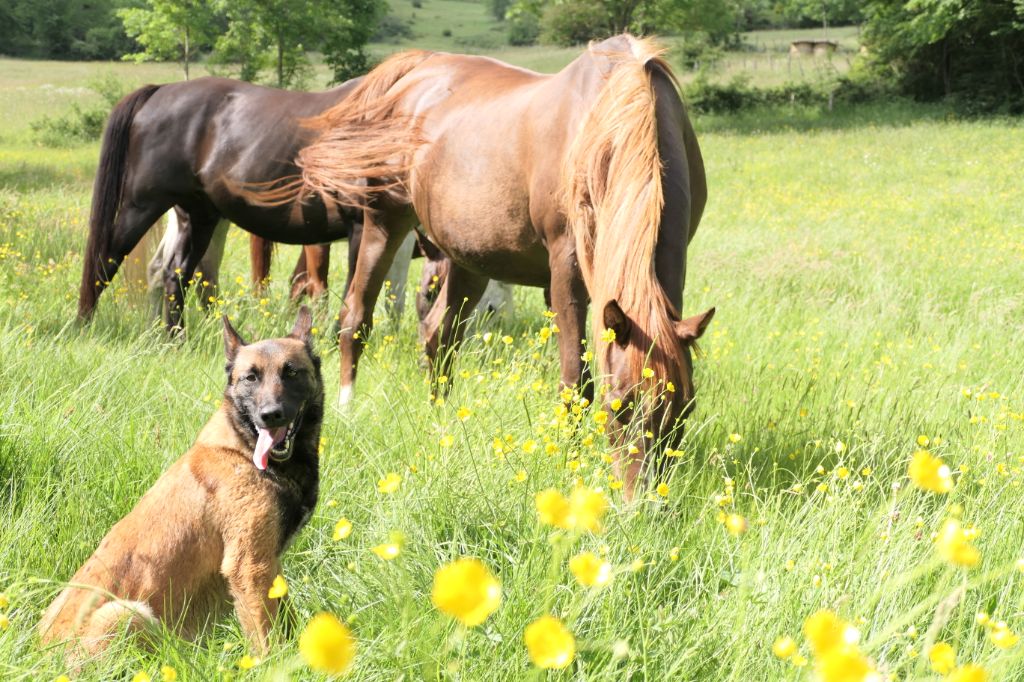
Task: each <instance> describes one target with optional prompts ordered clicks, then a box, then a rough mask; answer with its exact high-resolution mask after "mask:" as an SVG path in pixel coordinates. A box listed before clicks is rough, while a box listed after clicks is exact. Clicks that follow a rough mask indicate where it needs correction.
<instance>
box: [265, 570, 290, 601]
mask: <svg viewBox="0 0 1024 682" xmlns="http://www.w3.org/2000/svg"><path fill="white" fill-rule="evenodd" d="M286 594H288V583H287V582H285V579H284V576H283V575H279V576H277V577H276V578H274V584H273V585H271V586H270V589H269V590H267V597H269V598H270V599H280V598H281V597H283V596H285V595H286Z"/></svg>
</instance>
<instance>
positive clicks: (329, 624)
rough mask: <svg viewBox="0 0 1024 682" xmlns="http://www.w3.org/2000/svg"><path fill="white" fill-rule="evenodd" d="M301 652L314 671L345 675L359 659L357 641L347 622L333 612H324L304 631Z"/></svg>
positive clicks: (311, 621) (301, 637) (300, 640)
mask: <svg viewBox="0 0 1024 682" xmlns="http://www.w3.org/2000/svg"><path fill="white" fill-rule="evenodd" d="M299 653H300V654H302V658H303V660H305V661H306V665H308V666H309V667H310V668H312V669H313V670H315V671H317V672H321V673H327V674H328V675H342V674H344V673H346V672H348V669H349V668H350V667H351V665H352V661H353V660H354V659H355V656H356V640H355V638H354V637H353V636H352V633H351V632H350V631H349V629H348V628H347V627H346V626H345V624H344V623H342V622H341V621H339V620H338V619H337V618H335V617H334V616H332V615H331V614H329V613H321V614H318V615H316V616H314V617H313V619H312V620H310V621H309V624H308V625H307V626H306V629H305V630H303V631H302V635H301V636H300V637H299Z"/></svg>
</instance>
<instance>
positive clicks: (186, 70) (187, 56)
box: [185, 26, 191, 80]
mask: <svg viewBox="0 0 1024 682" xmlns="http://www.w3.org/2000/svg"><path fill="white" fill-rule="evenodd" d="M188 38H189V35H188V26H185V80H188V60H189V56H190V55H189V53H188V51H189V48H190V47H191V46H190V45H189V40H188Z"/></svg>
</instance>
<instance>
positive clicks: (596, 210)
mask: <svg viewBox="0 0 1024 682" xmlns="http://www.w3.org/2000/svg"><path fill="white" fill-rule="evenodd" d="M630 46H631V48H632V49H631V52H630V53H603V54H602V56H604V57H606V58H608V59H609V60H611V62H612V67H611V73H610V74H609V76H608V78H607V81H606V82H605V85H604V88H603V89H602V91H601V93H600V95H599V97H598V98H597V101H596V102H595V103H594V105H593V107H592V108H591V109H590V113H589V114H588V116H587V118H586V119H585V121H584V123H583V125H582V127H581V129H580V131H579V133H578V134H577V135H576V138H575V141H574V142H573V145H572V147H570V150H569V154H568V156H567V157H566V164H565V168H564V170H563V184H564V193H565V195H564V196H565V199H564V201H565V212H566V219H567V221H568V224H569V227H570V230H571V231H572V233H573V235H574V237H575V239H576V253H577V255H578V256H579V260H580V267H581V269H582V271H583V276H584V279H585V280H586V282H587V288H588V289H589V291H590V295H591V299H592V301H593V303H594V309H595V310H597V311H600V310H602V309H603V308H604V305H605V303H607V302H608V301H610V300H617V301H618V303H619V306H620V307H621V308H622V310H623V311H624V312H625V313H626V315H627V316H628V317H629V318H630V319H631V320H633V322H634V326H633V329H632V332H631V335H632V338H631V339H630V341H631V343H629V344H628V346H627V362H628V364H629V367H630V373H631V374H632V375H633V376H634V377H635V379H636V383H638V384H642V383H653V382H654V381H662V382H664V381H671V382H672V383H673V384H674V385H676V386H677V387H680V388H682V389H683V391H684V392H685V391H686V390H687V389H689V388H690V381H689V378H688V377H683V376H682V369H683V368H684V366H685V365H684V364H683V363H684V362H685V360H684V358H683V352H682V351H683V348H682V346H681V344H680V343H679V341H678V340H677V339H676V335H675V333H674V326H673V325H674V323H675V321H676V320H673V319H672V317H671V314H672V313H675V314H676V317H677V319H678V311H675V310H674V306H673V305H672V303H671V302H670V301H669V299H668V297H667V296H666V295H665V291H664V289H663V288H662V286H661V284H660V283H659V282H658V278H657V273H656V272H655V259H654V253H655V248H656V246H657V242H658V230H659V228H660V226H661V212H662V208H663V206H664V196H663V194H662V180H661V175H662V169H661V160H660V158H659V155H658V134H657V122H656V120H655V102H654V89H653V87H652V84H651V80H650V76H649V73H648V70H649V69H651V68H654V67H656V68H660V69H661V70H663V71H664V72H665V73H666V74H668V75H669V76H670V77H671V78H672V79H673V80H675V77H674V75H673V74H672V71H671V69H670V67H669V66H668V64H667V63H666V62H665V61H664V60H663V59H661V58H660V56H659V55H660V54H661V50H659V49H658V48H657V46H656V45H655V44H654V43H653V42H652V41H650V40H638V39H635V38H632V37H631V38H630ZM591 49H593V48H591ZM693 227H694V229H696V223H695V224H694V226H693ZM626 231H628V235H627V234H625V232H626ZM593 325H594V338H595V339H600V338H601V333H602V331H603V330H604V322H603V318H602V316H601V315H600V314H595V315H594V316H593ZM619 341H620V342H621V341H623V340H622V339H620V340H619ZM652 342H653V347H652ZM599 343H600V342H599ZM603 346H604V349H605V350H606V351H607V346H608V344H603ZM597 357H598V359H599V361H600V362H601V369H602V371H605V372H609V371H610V369H609V367H608V354H607V352H603V353H598V356H597ZM645 366H646V367H650V368H651V369H653V370H654V372H655V377H654V379H652V380H650V382H644V381H643V380H642V378H641V372H642V370H643V368H644V367H645ZM679 398H680V399H682V400H684V401H689V400H690V398H692V396H690V395H680V396H679Z"/></svg>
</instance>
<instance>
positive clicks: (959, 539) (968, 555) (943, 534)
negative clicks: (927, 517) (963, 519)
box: [935, 519, 981, 568]
mask: <svg viewBox="0 0 1024 682" xmlns="http://www.w3.org/2000/svg"><path fill="white" fill-rule="evenodd" d="M935 548H936V549H937V550H938V552H939V556H941V557H942V558H943V559H945V560H946V561H948V562H949V563H951V564H955V565H957V566H963V567H965V568H973V567H974V566H977V565H978V562H979V561H981V553H980V552H978V550H977V549H976V548H975V547H974V545H972V544H971V543H970V541H969V540H968V538H967V533H966V532H965V531H964V529H963V527H962V526H961V525H960V522H959V521H957V520H956V519H947V520H946V522H945V523H944V524H942V528H941V529H940V530H939V534H938V536H937V537H936V538H935Z"/></svg>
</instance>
